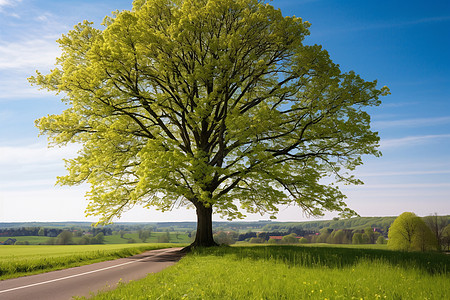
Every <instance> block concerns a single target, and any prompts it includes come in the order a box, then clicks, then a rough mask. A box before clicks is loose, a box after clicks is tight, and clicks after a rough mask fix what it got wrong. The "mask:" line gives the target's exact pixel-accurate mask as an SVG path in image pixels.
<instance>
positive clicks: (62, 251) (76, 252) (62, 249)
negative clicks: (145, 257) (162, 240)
mask: <svg viewBox="0 0 450 300" xmlns="http://www.w3.org/2000/svg"><path fill="white" fill-rule="evenodd" d="M173 246H176V247H179V244H178V245H174V244H134V245H129V244H123V245H86V246H78V245H72V246H2V247H0V280H3V279H7V278H14V277H20V276H24V275H31V274H36V273H42V272H48V271H52V270H59V269H64V268H70V267H75V266H81V265H86V264H91V263H95V262H100V261H105V260H111V259H117V258H122V257H128V256H132V255H135V254H139V253H142V252H144V251H147V250H154V249H161V248H168V247H173Z"/></svg>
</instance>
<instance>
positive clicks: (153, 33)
mask: <svg viewBox="0 0 450 300" xmlns="http://www.w3.org/2000/svg"><path fill="white" fill-rule="evenodd" d="M104 25H105V28H104V29H103V30H100V29H96V28H95V27H93V25H92V23H89V22H87V21H84V22H83V23H80V24H78V25H77V26H75V29H74V30H72V31H70V32H69V33H68V34H67V35H65V36H63V37H62V38H61V39H60V40H58V42H59V44H60V47H61V49H62V55H61V57H60V58H59V59H58V60H57V67H56V68H55V69H54V70H52V71H51V72H50V73H49V74H48V75H42V74H41V73H39V72H38V73H37V75H36V76H34V77H31V78H30V81H31V83H32V84H35V85H39V86H40V87H42V88H46V89H48V90H50V91H55V92H57V93H61V94H63V95H64V97H63V101H64V102H65V103H67V104H68V106H69V107H68V109H67V110H65V111H64V112H63V113H61V114H60V115H50V116H47V117H43V118H41V119H39V120H37V122H36V125H37V127H38V128H39V129H40V131H41V133H42V134H47V135H49V137H50V140H51V141H52V142H53V143H54V144H58V145H65V144H67V143H70V142H74V143H79V144H82V145H83V147H82V149H81V150H80V151H79V153H78V157H77V158H75V159H72V160H68V161H67V169H68V171H69V172H68V175H66V176H64V177H60V178H59V179H58V182H59V183H60V184H66V185H75V184H80V183H83V182H87V183H89V184H90V185H91V190H90V192H88V193H87V197H88V198H89V199H90V204H89V205H88V208H87V212H88V214H89V215H96V216H99V217H100V220H99V222H100V223H109V222H111V221H112V220H113V218H114V217H120V216H121V214H122V213H123V212H124V211H125V210H127V209H129V208H131V207H133V206H134V205H143V206H144V207H148V208H150V207H152V206H154V207H156V208H157V209H160V210H162V211H166V210H170V209H172V208H173V207H176V206H180V205H187V206H190V207H194V208H195V209H196V213H197V222H198V226H197V233H196V235H195V241H194V242H193V246H196V245H202V246H211V245H216V243H215V242H214V239H213V232H212V214H213V211H214V212H216V213H218V214H220V215H222V216H225V217H228V218H229V219H234V218H241V217H243V216H244V215H243V213H242V212H241V210H240V208H239V206H240V207H241V208H242V209H243V210H245V211H247V212H250V213H261V214H263V213H268V214H270V215H271V216H272V217H273V216H274V215H275V214H276V213H277V211H278V209H279V208H278V207H279V206H280V205H287V204H292V203H293V204H297V205H298V206H300V207H301V208H302V209H303V210H304V211H305V212H306V213H307V214H309V215H314V216H317V215H323V213H324V211H338V212H340V214H341V215H343V216H351V215H354V214H355V212H354V211H353V210H351V209H349V208H348V207H347V206H346V204H345V203H344V200H345V196H344V195H343V194H342V193H341V191H340V190H339V189H338V187H337V186H335V185H333V184H324V183H323V181H321V179H323V178H324V177H327V176H330V180H333V176H335V179H336V181H338V182H345V183H349V184H359V183H361V182H360V181H359V180H357V179H355V178H354V177H353V176H351V175H349V174H348V173H346V170H350V171H351V170H354V169H355V167H357V166H358V165H360V164H361V163H362V160H361V156H362V155H364V154H370V155H375V156H378V155H379V154H380V153H379V151H378V150H377V146H378V141H379V138H378V136H377V133H375V132H372V131H371V130H370V117H369V115H368V114H367V113H366V112H365V111H364V108H365V107H368V106H376V105H379V104H380V101H379V97H380V96H382V95H386V94H388V89H387V88H385V87H384V88H382V89H377V87H376V81H373V82H367V81H364V80H363V79H361V78H360V76H358V75H357V74H355V73H354V72H348V73H342V72H341V71H340V69H339V66H338V65H337V64H335V63H333V62H332V61H331V59H330V57H329V55H328V53H327V51H325V50H323V49H322V47H321V46H318V45H313V46H307V45H304V44H303V39H304V38H305V36H307V35H308V34H309V31H308V27H309V26H310V24H309V23H308V22H304V21H303V20H302V19H301V18H297V17H283V16H282V14H281V12H280V11H279V10H275V9H274V8H273V7H272V6H270V5H268V4H266V3H265V2H264V1H263V0H195V1H194V0H184V1H174V0H173V1H170V0H135V1H134V2H133V9H132V10H131V11H121V12H116V13H114V15H113V16H112V17H108V18H106V19H105V21H104Z"/></svg>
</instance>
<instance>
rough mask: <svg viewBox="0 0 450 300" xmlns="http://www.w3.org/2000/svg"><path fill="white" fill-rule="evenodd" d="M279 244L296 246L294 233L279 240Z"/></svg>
mask: <svg viewBox="0 0 450 300" xmlns="http://www.w3.org/2000/svg"><path fill="white" fill-rule="evenodd" d="M281 243H283V244H297V243H298V239H297V235H296V234H295V233H291V234H288V235H285V236H283V238H282V239H281Z"/></svg>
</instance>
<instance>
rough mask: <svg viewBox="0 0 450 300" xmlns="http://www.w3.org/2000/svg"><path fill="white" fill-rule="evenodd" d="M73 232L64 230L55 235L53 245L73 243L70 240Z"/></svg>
mask: <svg viewBox="0 0 450 300" xmlns="http://www.w3.org/2000/svg"><path fill="white" fill-rule="evenodd" d="M72 238H73V234H72V232H70V231H68V230H64V231H63V232H61V233H60V234H58V236H57V237H56V241H55V245H70V244H73V241H72Z"/></svg>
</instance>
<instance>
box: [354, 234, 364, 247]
mask: <svg viewBox="0 0 450 300" xmlns="http://www.w3.org/2000/svg"><path fill="white" fill-rule="evenodd" d="M352 244H354V245H360V244H364V240H363V234H362V233H360V232H356V233H354V234H353V237H352Z"/></svg>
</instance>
